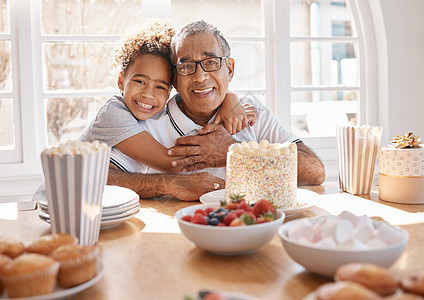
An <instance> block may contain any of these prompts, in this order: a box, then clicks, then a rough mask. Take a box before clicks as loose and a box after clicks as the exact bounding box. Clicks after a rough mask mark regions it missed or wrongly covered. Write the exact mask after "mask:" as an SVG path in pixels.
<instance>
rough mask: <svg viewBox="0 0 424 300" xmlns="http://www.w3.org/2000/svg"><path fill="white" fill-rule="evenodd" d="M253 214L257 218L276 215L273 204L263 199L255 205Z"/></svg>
mask: <svg viewBox="0 0 424 300" xmlns="http://www.w3.org/2000/svg"><path fill="white" fill-rule="evenodd" d="M253 214H254V215H255V216H256V217H259V216H262V215H266V214H268V215H269V214H271V215H274V214H275V208H274V206H272V204H271V203H269V201H268V200H265V199H261V200H259V201H258V202H256V203H255V205H253Z"/></svg>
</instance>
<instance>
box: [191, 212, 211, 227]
mask: <svg viewBox="0 0 424 300" xmlns="http://www.w3.org/2000/svg"><path fill="white" fill-rule="evenodd" d="M191 222H192V223H195V224H201V225H208V221H207V220H206V218H205V216H204V215H202V214H200V213H197V214H195V215H194V217H193V218H192V219H191Z"/></svg>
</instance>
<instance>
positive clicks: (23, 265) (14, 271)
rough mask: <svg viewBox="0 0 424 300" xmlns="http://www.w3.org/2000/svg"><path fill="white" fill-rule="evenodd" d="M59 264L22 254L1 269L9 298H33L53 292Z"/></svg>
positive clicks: (50, 259) (41, 256)
mask: <svg viewBox="0 0 424 300" xmlns="http://www.w3.org/2000/svg"><path fill="white" fill-rule="evenodd" d="M58 271H59V263H58V262H56V261H55V260H54V259H52V258H50V257H47V256H44V255H40V254H35V253H29V254H22V255H21V256H19V257H17V258H15V259H14V260H13V261H12V262H11V263H10V264H8V265H7V266H5V267H4V268H2V269H0V274H1V278H2V280H3V284H4V286H5V288H6V292H7V295H8V297H9V298H20V297H33V296H39V295H44V294H49V293H51V292H53V290H54V287H55V284H56V276H57V273H58Z"/></svg>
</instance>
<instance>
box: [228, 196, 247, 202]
mask: <svg viewBox="0 0 424 300" xmlns="http://www.w3.org/2000/svg"><path fill="white" fill-rule="evenodd" d="M230 199H231V202H233V203H238V202H240V201H241V200H243V199H244V195H237V194H232V195H230Z"/></svg>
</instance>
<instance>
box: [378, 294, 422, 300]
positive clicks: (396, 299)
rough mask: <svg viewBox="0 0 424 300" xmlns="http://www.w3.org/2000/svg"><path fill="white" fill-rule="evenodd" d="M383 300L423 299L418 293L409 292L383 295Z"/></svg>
mask: <svg viewBox="0 0 424 300" xmlns="http://www.w3.org/2000/svg"><path fill="white" fill-rule="evenodd" d="M384 300H424V298H423V297H421V296H420V295H415V294H410V293H396V294H394V295H391V296H389V297H385V298H384Z"/></svg>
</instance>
